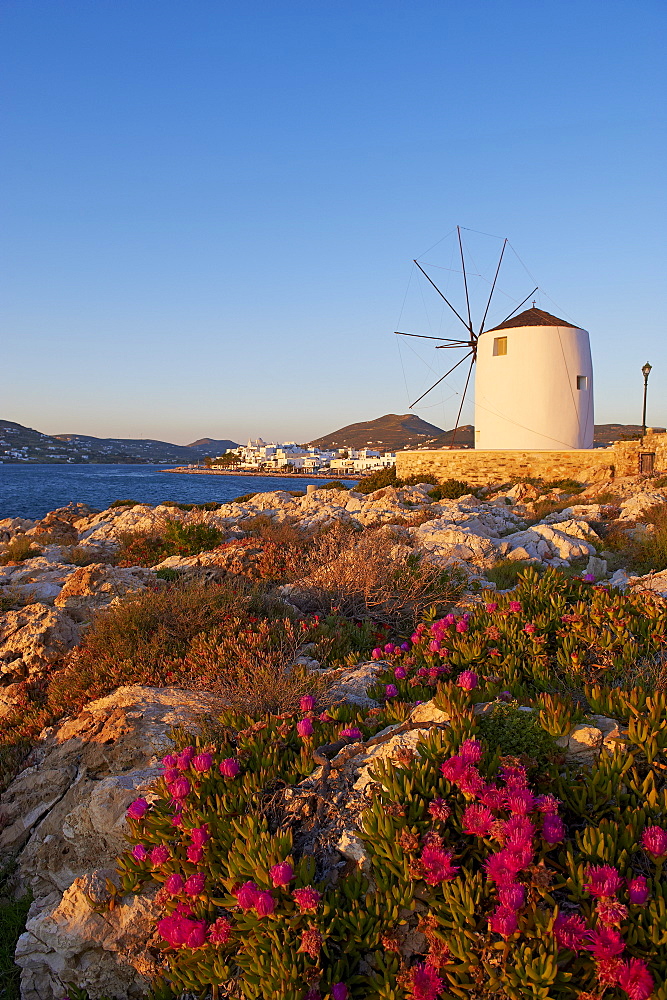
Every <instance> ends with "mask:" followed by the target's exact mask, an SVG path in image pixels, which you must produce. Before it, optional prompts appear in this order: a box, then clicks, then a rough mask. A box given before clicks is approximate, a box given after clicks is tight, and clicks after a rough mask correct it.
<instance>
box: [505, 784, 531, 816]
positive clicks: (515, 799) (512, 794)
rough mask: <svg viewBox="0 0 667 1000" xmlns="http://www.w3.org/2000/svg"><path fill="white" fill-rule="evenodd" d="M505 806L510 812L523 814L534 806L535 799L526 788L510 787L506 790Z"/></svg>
mask: <svg viewBox="0 0 667 1000" xmlns="http://www.w3.org/2000/svg"><path fill="white" fill-rule="evenodd" d="M507 808H508V809H509V811H510V812H512V813H518V814H519V815H525V814H526V813H529V812H531V811H532V810H533V809H534V808H535V799H534V798H533V795H532V793H531V792H529V791H528V789H527V788H512V789H510V790H509V791H508V792H507Z"/></svg>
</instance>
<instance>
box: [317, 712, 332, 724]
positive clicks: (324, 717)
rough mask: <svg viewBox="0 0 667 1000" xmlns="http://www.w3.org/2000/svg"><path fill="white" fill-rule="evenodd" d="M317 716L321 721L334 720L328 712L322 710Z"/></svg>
mask: <svg viewBox="0 0 667 1000" xmlns="http://www.w3.org/2000/svg"><path fill="white" fill-rule="evenodd" d="M317 718H318V719H319V720H320V722H333V721H334V720H333V718H332V717H331V716H330V715H329V713H328V712H322V713H321V714H320V715H318V716H317Z"/></svg>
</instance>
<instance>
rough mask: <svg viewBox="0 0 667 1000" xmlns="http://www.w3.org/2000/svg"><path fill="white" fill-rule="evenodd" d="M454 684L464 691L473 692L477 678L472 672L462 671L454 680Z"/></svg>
mask: <svg viewBox="0 0 667 1000" xmlns="http://www.w3.org/2000/svg"><path fill="white" fill-rule="evenodd" d="M456 683H457V684H458V686H459V687H460V688H463V690H464V691H474V689H475V688H476V687H477V684H478V677H477V674H476V673H475V671H474V670H464V671H463V672H462V673H460V674H459V676H458V677H457V678H456Z"/></svg>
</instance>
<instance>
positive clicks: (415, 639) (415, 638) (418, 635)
mask: <svg viewBox="0 0 667 1000" xmlns="http://www.w3.org/2000/svg"><path fill="white" fill-rule="evenodd" d="M420 639H421V632H413V633H412V635H411V636H410V640H411V641H412V642H413V643H414V644H415V645H416V644H417V643H418V642H419V640H420Z"/></svg>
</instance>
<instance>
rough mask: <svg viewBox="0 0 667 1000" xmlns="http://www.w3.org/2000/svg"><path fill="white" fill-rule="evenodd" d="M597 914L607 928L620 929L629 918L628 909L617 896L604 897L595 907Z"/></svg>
mask: <svg viewBox="0 0 667 1000" xmlns="http://www.w3.org/2000/svg"><path fill="white" fill-rule="evenodd" d="M595 913H596V915H597V918H598V920H599V922H600V923H601V924H604V926H605V927H620V925H621V924H622V923H623V921H624V920H625V919H626V918H627V915H628V908H627V906H624V905H623V903H621V902H619V900H618V899H616V897H615V896H603V897H602V898H601V899H598V901H597V903H596V905H595Z"/></svg>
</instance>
